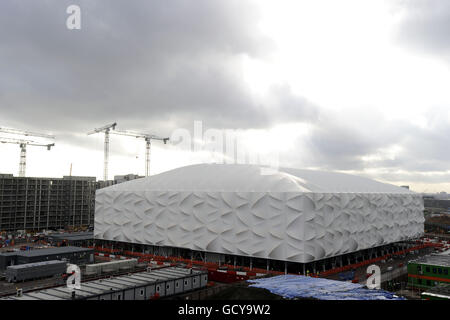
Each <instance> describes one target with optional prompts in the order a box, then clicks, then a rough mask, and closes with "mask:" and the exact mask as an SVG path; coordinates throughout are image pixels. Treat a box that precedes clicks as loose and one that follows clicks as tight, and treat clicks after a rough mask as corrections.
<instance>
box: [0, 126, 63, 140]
mask: <svg viewBox="0 0 450 320" xmlns="http://www.w3.org/2000/svg"><path fill="white" fill-rule="evenodd" d="M0 132H4V133H8V134H17V135H21V136H26V137H28V136H30V137H41V138H49V139H55V136H52V135H49V134H45V133H37V132H31V131H23V130H18V129H13V128H6V127H0Z"/></svg>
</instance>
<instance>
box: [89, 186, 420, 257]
mask: <svg viewBox="0 0 450 320" xmlns="http://www.w3.org/2000/svg"><path fill="white" fill-rule="evenodd" d="M420 197H421V196H420V195H415V194H402V195H400V194H363V193H361V194H354V193H353V194H340V193H337V194H324V193H321V194H315V193H291V192H289V193H282V192H276V193H270V192H239V193H233V192H188V191H183V192H175V191H170V192H159V191H145V192H144V191H135V192H132V191H110V192H104V193H101V194H98V195H97V199H96V212H95V230H94V235H95V238H96V239H104V240H116V241H125V242H131V243H145V244H150V245H159V246H171V247H179V248H187V249H194V250H203V251H208V252H216V253H225V254H237V255H246V256H254V257H262V258H269V259H277V260H284V261H293V262H310V261H315V260H320V259H323V258H328V257H333V256H336V255H341V254H344V253H349V252H353V251H357V250H362V249H366V248H371V247H375V246H380V245H383V244H387V243H391V242H396V241H402V240H405V239H411V238H414V237H417V236H419V235H421V234H422V233H423V222H424V217H423V202H422V200H421V198H420Z"/></svg>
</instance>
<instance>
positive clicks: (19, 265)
mask: <svg viewBox="0 0 450 320" xmlns="http://www.w3.org/2000/svg"><path fill="white" fill-rule="evenodd" d="M62 263H65V262H64V261H61V260H50V261H41V262H33V263H25V264H16V265H14V266H8V267H7V269H26V268H30V267H40V266H45V265H51V264H62Z"/></svg>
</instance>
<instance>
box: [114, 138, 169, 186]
mask: <svg viewBox="0 0 450 320" xmlns="http://www.w3.org/2000/svg"><path fill="white" fill-rule="evenodd" d="M111 133H114V134H118V135H122V136H129V137H135V138H141V139H144V140H145V176H146V177H148V176H149V175H150V147H151V140H161V141H163V142H164V144H166V143H167V141H169V138H162V137H158V136H155V135H153V134H149V133H140V132H134V131H128V130H115V131H112V132H111Z"/></svg>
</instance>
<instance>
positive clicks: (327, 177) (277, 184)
mask: <svg viewBox="0 0 450 320" xmlns="http://www.w3.org/2000/svg"><path fill="white" fill-rule="evenodd" d="M113 190H117V191H185V190H188V191H208V192H213V191H222V192H320V193H395V194H414V192H412V191H409V190H408V189H406V188H401V187H397V186H394V185H391V184H386V183H381V182H378V181H375V180H372V179H368V178H363V177H359V176H354V175H350V174H345V173H338V172H326V171H318V170H303V169H292V168H279V169H278V170H273V169H270V168H264V167H261V166H258V165H244V164H198V165H191V166H186V167H182V168H177V169H174V170H170V171H167V172H163V173H160V174H157V175H154V176H151V177H147V178H142V179H137V180H133V181H129V182H124V183H120V184H117V185H113V186H110V187H107V188H103V189H100V190H98V191H97V193H103V192H107V191H113Z"/></svg>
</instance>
